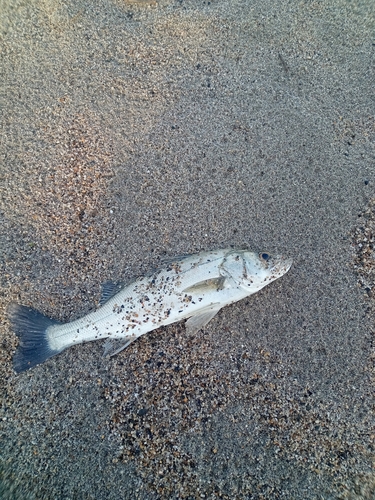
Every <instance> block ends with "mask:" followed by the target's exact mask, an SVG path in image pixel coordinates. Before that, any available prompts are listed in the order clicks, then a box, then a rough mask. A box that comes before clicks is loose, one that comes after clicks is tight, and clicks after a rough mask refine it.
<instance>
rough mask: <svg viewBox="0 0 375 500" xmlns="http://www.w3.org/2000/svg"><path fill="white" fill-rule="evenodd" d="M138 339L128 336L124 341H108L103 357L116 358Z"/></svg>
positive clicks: (105, 344)
mask: <svg viewBox="0 0 375 500" xmlns="http://www.w3.org/2000/svg"><path fill="white" fill-rule="evenodd" d="M137 338H138V337H133V336H128V337H124V338H122V339H107V340H106V341H105V343H104V346H103V347H104V352H103V356H109V357H111V356H114V355H115V354H118V353H119V352H121V351H122V350H123V349H125V348H126V347H128V345H129V344H131V343H132V342H134V340H136V339H137Z"/></svg>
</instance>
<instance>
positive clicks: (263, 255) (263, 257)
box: [259, 252, 270, 262]
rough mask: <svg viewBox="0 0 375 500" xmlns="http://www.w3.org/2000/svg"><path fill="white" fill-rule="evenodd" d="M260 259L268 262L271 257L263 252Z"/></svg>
mask: <svg viewBox="0 0 375 500" xmlns="http://www.w3.org/2000/svg"><path fill="white" fill-rule="evenodd" d="M259 257H260V258H261V259H263V260H265V261H266V262H267V260H268V259H269V258H270V255H269V254H268V253H266V252H262V253H260V254H259Z"/></svg>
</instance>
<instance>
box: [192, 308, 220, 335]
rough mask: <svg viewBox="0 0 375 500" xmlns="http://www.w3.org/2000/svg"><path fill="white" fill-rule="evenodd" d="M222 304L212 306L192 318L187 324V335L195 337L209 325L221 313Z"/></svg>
mask: <svg viewBox="0 0 375 500" xmlns="http://www.w3.org/2000/svg"><path fill="white" fill-rule="evenodd" d="M221 307H222V306H221V304H212V306H210V307H207V308H205V309H203V310H201V311H199V312H198V313H197V314H194V316H191V317H190V318H189V319H188V320H187V321H186V323H185V328H186V333H188V334H189V335H194V334H195V333H197V332H198V331H199V330H200V329H201V328H203V327H204V326H206V325H207V323H208V322H209V321H211V319H212V318H213V317H214V316H215V315H216V314H217V313H218V312H219V311H220V309H221Z"/></svg>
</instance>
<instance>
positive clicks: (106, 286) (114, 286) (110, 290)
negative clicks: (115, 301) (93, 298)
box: [99, 281, 124, 306]
mask: <svg viewBox="0 0 375 500" xmlns="http://www.w3.org/2000/svg"><path fill="white" fill-rule="evenodd" d="M122 288H124V283H113V282H112V281H106V282H105V283H103V285H102V294H101V297H100V300H99V306H102V305H103V304H105V303H106V302H107V301H108V300H109V299H111V298H112V297H114V296H115V295H116V293H118V292H119V291H120V290H121V289H122Z"/></svg>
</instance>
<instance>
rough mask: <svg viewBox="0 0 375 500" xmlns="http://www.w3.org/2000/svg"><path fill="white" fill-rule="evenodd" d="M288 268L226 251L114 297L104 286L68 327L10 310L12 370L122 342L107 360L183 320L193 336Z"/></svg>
mask: <svg viewBox="0 0 375 500" xmlns="http://www.w3.org/2000/svg"><path fill="white" fill-rule="evenodd" d="M291 265H292V259H284V258H283V257H280V256H276V257H272V256H270V255H269V254H267V253H265V252H264V253H260V254H258V253H254V252H250V251H248V250H234V249H231V248H229V249H228V248H227V249H224V250H216V251H211V252H201V253H199V254H195V255H189V256H186V257H180V258H176V259H173V260H171V261H170V262H169V263H168V264H167V265H166V267H165V268H163V269H158V270H157V271H155V272H153V273H152V274H151V275H149V276H146V277H143V278H139V279H137V280H136V281H134V282H133V283H131V284H130V285H127V286H125V287H124V288H123V289H122V290H120V291H118V289H115V287H114V286H113V285H107V286H106V287H105V288H104V292H103V297H102V301H101V304H102V305H101V307H99V308H98V309H97V310H96V311H93V312H91V313H89V314H87V315H86V316H84V317H82V318H80V319H77V320H75V321H71V322H70V323H59V322H57V321H55V320H53V319H50V318H48V317H46V316H44V315H43V314H41V313H39V312H38V311H36V310H35V309H30V308H28V307H25V306H21V305H19V304H11V305H10V306H9V317H10V321H11V323H12V326H13V329H14V331H15V332H16V334H17V335H18V337H19V345H18V348H17V351H16V353H15V355H14V359H13V364H14V369H15V370H16V371H17V372H21V371H24V370H27V369H29V368H32V367H33V366H35V365H38V364H40V363H43V362H44V361H45V360H47V359H48V358H50V357H51V356H55V355H56V354H58V353H60V352H61V351H63V350H64V349H66V348H67V347H70V346H72V345H74V344H80V343H82V342H89V341H91V340H98V339H105V338H109V339H122V344H121V346H120V348H117V349H116V350H114V351H113V352H112V353H111V354H112V355H113V354H116V353H117V352H120V351H121V350H122V349H124V348H125V347H127V346H128V345H129V344H130V343H131V342H133V341H134V340H135V339H137V338H138V337H140V336H141V335H144V334H145V333H147V332H150V331H151V330H155V329H156V328H159V327H161V326H164V325H169V324H171V323H175V322H177V321H181V320H185V319H186V320H187V321H186V323H185V328H186V331H187V333H190V334H192V333H195V332H197V331H198V330H200V329H201V328H203V327H204V326H205V325H206V324H207V323H208V322H209V321H210V320H211V319H212V318H213V317H214V316H215V315H216V313H217V312H218V311H219V310H220V309H221V308H223V307H224V306H226V305H228V304H232V303H233V302H237V301H238V300H241V299H243V298H245V297H247V296H248V295H252V294H253V293H255V292H257V291H258V290H260V289H261V288H263V287H265V286H266V285H268V284H269V283H271V282H272V281H274V280H276V279H277V278H280V277H281V276H282V275H283V274H285V273H286V272H287V271H288V270H289V269H290V267H291ZM116 292H118V293H116ZM109 350H110V349H109ZM112 350H113V349H112Z"/></svg>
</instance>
